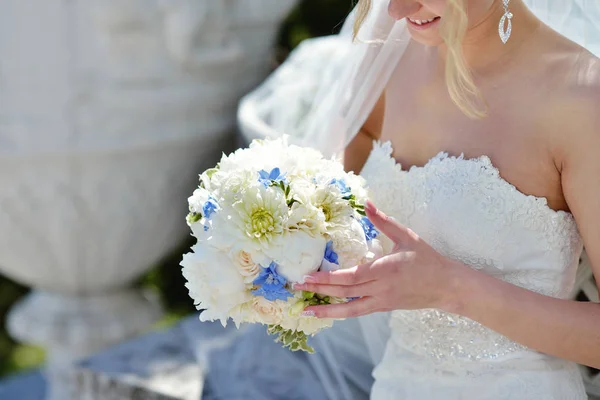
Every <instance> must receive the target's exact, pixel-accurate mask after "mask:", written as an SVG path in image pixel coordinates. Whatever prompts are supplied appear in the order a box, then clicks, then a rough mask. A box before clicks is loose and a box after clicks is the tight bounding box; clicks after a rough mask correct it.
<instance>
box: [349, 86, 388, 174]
mask: <svg viewBox="0 0 600 400" xmlns="http://www.w3.org/2000/svg"><path fill="white" fill-rule="evenodd" d="M384 113H385V94H382V95H381V97H380V98H379V100H378V101H377V104H375V107H374V108H373V111H371V114H370V115H369V118H367V121H366V122H365V123H364V125H363V126H362V128H361V129H360V131H359V132H358V134H357V135H356V136H355V137H354V139H352V141H351V142H350V144H349V145H348V147H346V150H345V152H344V168H345V169H346V171H354V172H355V173H357V174H358V173H360V170H361V169H362V167H363V165H364V164H365V162H366V161H367V158H368V157H369V153H370V152H371V149H372V148H373V140H377V139H379V138H380V137H381V130H382V128H383V116H384Z"/></svg>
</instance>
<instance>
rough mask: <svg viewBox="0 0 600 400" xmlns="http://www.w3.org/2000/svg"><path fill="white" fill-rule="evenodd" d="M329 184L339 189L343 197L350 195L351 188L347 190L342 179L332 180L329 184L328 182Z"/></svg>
mask: <svg viewBox="0 0 600 400" xmlns="http://www.w3.org/2000/svg"><path fill="white" fill-rule="evenodd" d="M329 184H330V185H336V186H337V187H338V188H339V189H340V192H342V195H343V196H344V197H345V196H348V195H350V194H351V193H350V190H351V188H349V187H348V186H347V185H346V182H345V181H344V180H343V179H332V180H331V182H329Z"/></svg>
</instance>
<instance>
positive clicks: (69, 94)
mask: <svg viewBox="0 0 600 400" xmlns="http://www.w3.org/2000/svg"><path fill="white" fill-rule="evenodd" d="M295 3H296V0H260V1H259V0H252V1H248V0H229V1H228V0H220V1H216V0H211V1H207V0H73V1H68V2H65V1H62V2H57V1H46V0H31V1H27V2H23V1H21V0H7V1H5V2H4V3H3V7H2V13H1V14H0V22H1V23H0V32H1V34H0V85H1V87H2V90H0V117H1V119H0V121H2V122H1V123H0V204H1V205H2V207H1V211H0V228H1V229H0V238H1V240H0V273H2V274H4V275H6V276H8V277H10V278H12V279H14V280H15V281H18V282H20V283H22V284H25V285H29V286H31V287H32V288H33V290H32V292H31V294H29V295H28V296H27V297H26V298H25V299H24V300H22V301H21V302H20V303H18V304H17V305H15V306H14V307H13V309H12V310H11V312H10V314H9V317H8V321H7V325H8V329H9V331H10V333H11V334H12V335H13V336H14V337H15V338H17V339H19V340H21V341H23V342H27V343H35V344H39V345H42V346H44V347H45V348H46V349H47V350H48V363H47V371H48V376H49V378H50V383H51V384H50V390H49V392H48V398H50V399H53V400H54V399H60V400H65V399H68V398H69V393H68V384H67V383H68V380H69V377H70V371H71V368H70V366H71V365H72V362H73V361H74V360H76V359H78V358H80V357H83V356H86V355H88V354H91V353H94V352H96V351H98V350H100V349H102V348H104V347H106V346H108V345H111V344H114V343H117V342H120V341H122V340H123V339H126V338H128V337H131V336H133V335H137V334H139V333H140V332H141V331H143V330H145V329H147V328H148V327H149V326H150V325H151V324H152V323H153V322H154V321H156V320H157V318H159V317H160V315H161V310H160V306H159V304H158V303H157V302H156V301H155V300H154V299H153V298H152V297H150V296H148V295H147V294H145V293H143V292H141V291H140V290H138V289H136V288H134V287H133V286H132V283H133V282H134V281H135V280H136V278H138V277H139V276H140V275H141V274H142V273H143V272H145V271H146V270H147V269H148V268H149V267H151V266H153V265H155V264H156V263H157V262H158V261H159V260H160V259H161V258H162V257H164V256H165V255H166V254H167V253H168V252H169V251H171V250H172V249H174V248H175V247H176V246H177V245H178V244H179V243H180V242H181V241H182V240H183V238H184V237H185V235H187V234H188V229H187V226H186V224H185V215H186V212H187V210H186V203H187V201H186V199H187V197H188V196H189V195H190V194H191V192H192V190H193V189H194V187H195V186H196V184H197V176H198V174H199V173H200V172H201V171H202V170H203V169H204V168H206V167H208V166H210V165H213V164H214V163H215V162H216V161H217V159H218V157H219V155H220V152H221V151H224V150H229V149H231V146H232V145H233V140H234V128H235V122H236V107H237V103H238V101H239V99H240V97H241V96H242V95H243V94H244V93H246V92H247V91H248V90H249V89H250V88H252V87H254V86H255V85H256V84H257V83H258V82H260V81H261V80H262V79H263V78H264V77H265V75H266V74H267V73H268V71H269V68H270V65H269V64H270V59H269V54H270V51H271V49H272V45H273V41H274V37H275V33H276V31H277V28H278V25H279V24H280V22H281V21H282V20H283V18H284V17H285V15H286V14H287V13H288V12H289V11H290V10H291V8H292V6H293V5H294V4H295Z"/></svg>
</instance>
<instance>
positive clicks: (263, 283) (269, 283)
mask: <svg viewBox="0 0 600 400" xmlns="http://www.w3.org/2000/svg"><path fill="white" fill-rule="evenodd" d="M252 283H253V284H254V285H255V286H258V287H259V288H258V289H256V290H253V291H252V294H253V295H255V296H262V297H264V298H265V299H267V300H269V301H275V300H283V301H286V300H287V299H288V298H290V297H293V295H292V293H290V291H289V290H287V289H286V288H285V285H286V284H287V280H286V279H285V278H284V277H283V276H281V275H279V274H278V273H277V264H276V263H275V262H271V264H270V265H269V266H268V267H267V268H264V267H263V269H262V271H260V274H259V275H258V277H257V278H256V279H255V280H254V282H252Z"/></svg>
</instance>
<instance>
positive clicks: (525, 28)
mask: <svg viewBox="0 0 600 400" xmlns="http://www.w3.org/2000/svg"><path fill="white" fill-rule="evenodd" d="M509 10H510V12H511V13H512V14H513V20H512V22H513V29H512V34H511V36H510V39H509V40H508V42H507V43H506V44H504V43H502V41H501V40H500V36H499V35H498V24H499V23H500V19H501V18H502V15H504V6H503V4H502V1H501V0H496V1H494V3H493V5H492V7H491V8H490V9H489V10H488V12H487V13H486V14H485V15H484V17H483V18H482V19H481V20H480V21H479V22H478V23H477V24H475V25H474V26H471V27H470V28H469V30H468V31H467V34H466V35H465V38H464V40H463V54H464V57H465V61H466V62H467V65H468V66H469V67H470V68H471V69H472V70H474V71H477V70H484V69H486V68H487V67H489V66H491V65H492V64H495V63H497V62H498V61H499V60H500V59H504V57H506V56H508V55H510V54H512V53H513V52H515V51H516V50H517V49H518V48H519V47H520V46H521V45H522V44H523V43H524V42H526V41H527V39H528V38H529V37H531V35H532V34H533V33H534V32H535V31H536V30H537V29H538V28H539V26H540V24H541V22H540V20H539V19H538V18H537V17H536V16H535V15H534V14H533V13H532V12H531V11H530V10H529V9H528V8H527V6H526V5H525V4H524V3H523V1H522V0H512V1H511V2H510V5H509ZM446 52H447V51H446V46H445V45H442V46H440V51H439V54H440V55H442V57H443V58H444V59H445V57H446Z"/></svg>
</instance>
